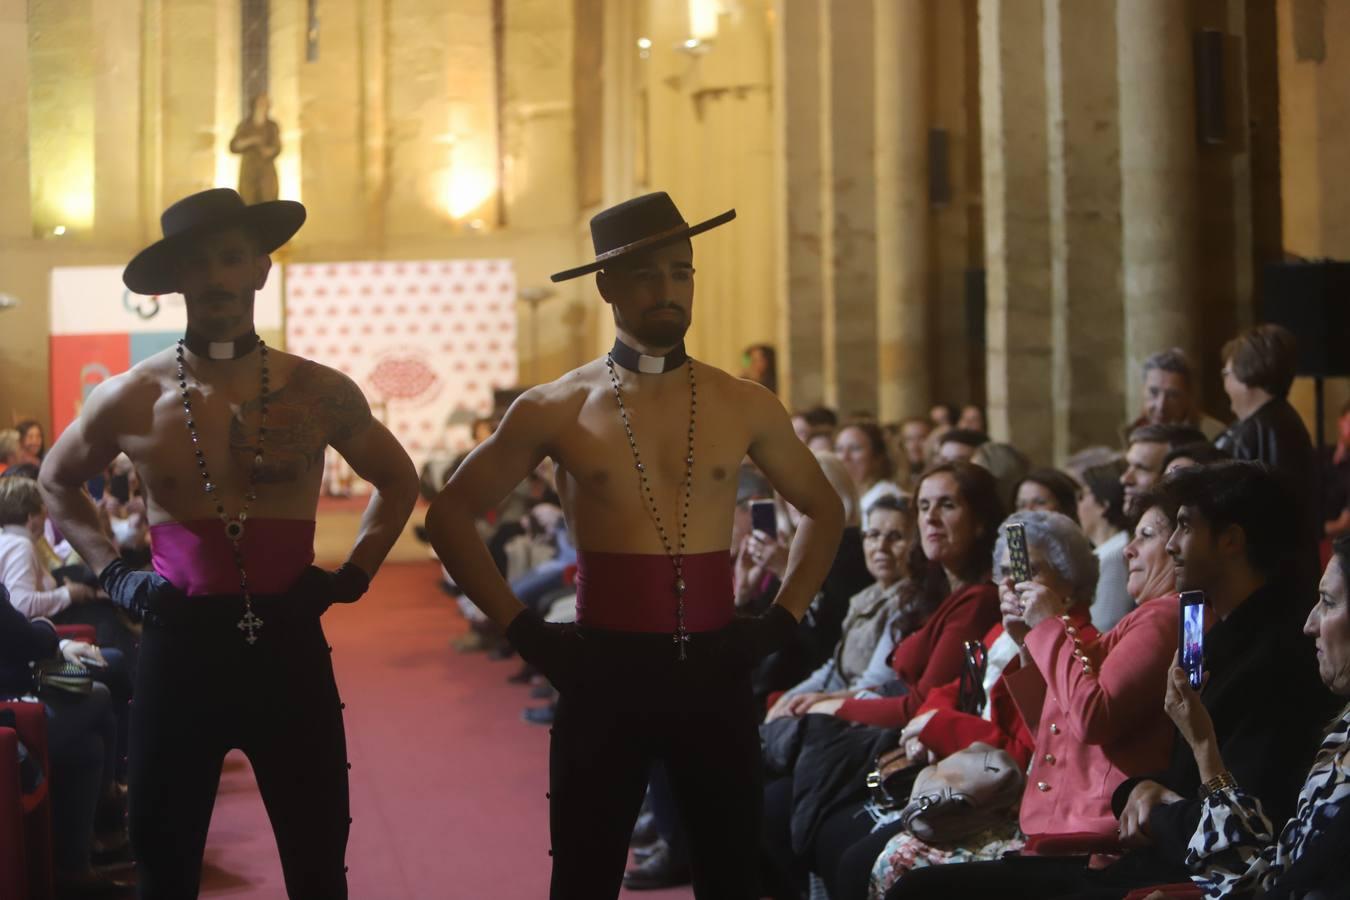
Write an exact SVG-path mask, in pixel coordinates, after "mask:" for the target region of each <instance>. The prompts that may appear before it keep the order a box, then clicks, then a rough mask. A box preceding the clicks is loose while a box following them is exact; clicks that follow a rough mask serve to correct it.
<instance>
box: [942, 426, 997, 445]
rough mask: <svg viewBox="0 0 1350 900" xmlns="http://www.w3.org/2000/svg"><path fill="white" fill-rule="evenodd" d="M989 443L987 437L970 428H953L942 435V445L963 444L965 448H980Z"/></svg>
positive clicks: (981, 432)
mask: <svg viewBox="0 0 1350 900" xmlns="http://www.w3.org/2000/svg"><path fill="white" fill-rule="evenodd" d="M987 443H989V435H987V434H985V433H984V432H983V431H975V430H974V429H971V428H953V429H951V430H949V431H947V432H944V433H943V435H942V440H940V441H938V445H939V446H941V445H942V444H965V445H966V446H967V447H981V446H983V445H985V444H987Z"/></svg>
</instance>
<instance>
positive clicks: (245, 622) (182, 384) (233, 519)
mask: <svg viewBox="0 0 1350 900" xmlns="http://www.w3.org/2000/svg"><path fill="white" fill-rule="evenodd" d="M183 348H184V342H183V341H182V340H180V341H179V342H178V389H179V391H180V392H181V393H182V396H183V412H184V414H185V417H186V419H187V429H188V435H189V436H190V437H191V438H192V452H193V453H194V454H196V456H197V470H198V472H200V473H201V476H202V490H203V491H205V492H206V495H207V496H208V497H210V498H211V499H212V500H214V501H215V504H216V514H217V515H218V516H220V521H221V524H222V525H224V527H225V537H226V539H228V540H229V542H230V547H231V548H232V549H233V551H234V564H235V566H236V567H238V569H239V592H240V593H241V594H243V596H244V617H243V618H242V619H240V620H239V623H238V624H237V625H236V626H235V627H236V628H238V629H239V630H240V631H242V632H244V640H246V641H248V642H249V643H250V644H253V643H255V642H256V641H257V640H258V631H260V630H261V629H262V626H263V620H262V619H260V618H258V617H257V616H256V615H254V614H253V595H252V592H251V591H249V587H248V573H247V572H246V571H245V570H244V551H243V548H242V547H240V546H239V542H240V540H242V539H243V537H244V523H245V522H246V521H247V520H248V508H249V506H250V505H252V503H253V501H254V500H257V499H258V494H257V490H256V488H257V484H258V470H259V469H261V468H262V461H263V447H262V445H263V440H264V439H265V437H266V435H267V345H266V344H264V343H263V342H262V339H261V338H259V339H258V355H259V359H260V361H261V362H262V391H261V395H260V397H259V401H258V402H259V404H260V405H261V407H262V417H261V418H260V419H259V421H258V449H257V452H256V453H255V454H254V456H253V468H252V470H250V472H249V476H248V489H247V490H246V491H245V492H244V505H243V506H242V507H241V508H240V510H239V514H238V515H237V516H231V515H230V514H229V513H227V512H225V503H224V501H223V500H222V499H221V498H220V496H219V495H218V494H217V493H216V485H215V482H214V481H212V480H211V473H210V472H208V471H207V470H206V454H205V453H203V452H202V442H201V437H200V435H198V434H197V422H196V420H195V419H194V418H193V417H192V395H191V392H190V391H189V390H188V383H187V373H186V371H185V369H184V363H183Z"/></svg>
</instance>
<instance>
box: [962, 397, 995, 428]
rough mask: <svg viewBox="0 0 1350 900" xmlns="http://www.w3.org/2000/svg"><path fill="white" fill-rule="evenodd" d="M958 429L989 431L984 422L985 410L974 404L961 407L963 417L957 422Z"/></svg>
mask: <svg viewBox="0 0 1350 900" xmlns="http://www.w3.org/2000/svg"><path fill="white" fill-rule="evenodd" d="M956 427H957V428H964V429H966V430H967V431H979V432H988V431H989V429H988V427H986V425H985V422H984V410H982V409H980V408H979V407H978V406H976V405H975V404H973V403H967V404H966V405H965V406H963V407H961V417H960V418H959V419H957V420H956Z"/></svg>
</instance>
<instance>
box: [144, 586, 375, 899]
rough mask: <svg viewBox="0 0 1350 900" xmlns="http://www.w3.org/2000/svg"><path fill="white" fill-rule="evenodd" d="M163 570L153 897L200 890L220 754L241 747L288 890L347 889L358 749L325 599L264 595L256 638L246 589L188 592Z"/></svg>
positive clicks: (152, 806)
mask: <svg viewBox="0 0 1350 900" xmlns="http://www.w3.org/2000/svg"><path fill="white" fill-rule="evenodd" d="M151 577H153V578H157V579H158V576H153V575H152V576H151ZM158 580H159V581H160V582H162V583H163V585H162V586H158V587H156V589H155V591H154V593H155V601H154V606H153V608H154V612H153V613H147V614H146V617H145V626H144V631H143V634H142V641H141V659H140V670H139V672H138V673H137V680H136V690H135V699H134V701H133V703H132V716H131V758H130V772H129V796H128V802H129V815H130V826H131V842H132V848H133V850H134V851H135V855H136V861H137V875H138V882H139V895H140V897H142V898H146V900H151V898H154V900H158V898H173V900H181V898H192V897H196V896H197V892H198V886H199V883H200V880H201V865H202V851H203V849H204V847H205V845H206V832H207V826H208V825H209V824H210V820H211V810H212V807H213V806H214V804H215V798H216V790H217V788H218V786H219V783H220V770H221V764H222V762H223V761H224V758H225V754H226V753H227V752H228V751H230V750H232V749H236V748H237V749H240V750H242V751H243V752H244V753H245V754H246V755H247V756H248V759H249V762H250V763H251V764H252V765H253V771H254V774H255V775H256V777H257V780H258V790H259V792H260V793H261V794H262V799H263V803H264V804H265V806H266V807H267V815H268V818H269V819H270V820H271V822H272V830H273V832H274V833H275V835H276V840H277V849H278V850H279V851H280V854H281V865H282V871H283V873H284V874H285V879H286V891H287V894H288V895H289V896H290V897H292V898H315V900H317V898H325V900H331V898H339V900H340V898H345V897H346V896H347V879H346V874H345V873H346V869H345V867H344V865H343V859H344V856H345V854H346V848H347V833H348V830H349V827H350V823H351V819H350V818H349V809H348V794H347V748H346V738H345V735H344V733H343V727H342V704H341V702H340V701H339V699H338V693H337V685H336V683H335V681H334V680H333V667H332V661H331V658H330V655H329V654H330V649H331V648H330V647H329V646H328V644H327V642H326V640H325V639H324V635H323V629H322V628H321V627H320V625H319V615H318V609H319V608H321V607H320V605H319V603H318V601H317V600H316V601H314V602H313V603H311V602H309V598H303V597H297V596H294V595H291V596H287V597H260V598H255V599H254V601H253V608H254V612H255V614H256V615H258V616H260V617H261V618H262V619H263V621H264V623H265V624H264V625H263V627H262V629H261V630H260V631H259V632H258V641H257V643H255V644H252V645H250V644H248V643H247V642H246V641H245V640H244V634H243V632H241V631H240V630H239V628H238V627H237V623H238V621H239V619H240V617H241V616H242V614H243V601H242V599H241V598H239V597H228V596H226V597H190V598H189V597H183V596H182V595H181V594H178V593H177V592H176V591H173V589H172V586H168V589H167V591H166V590H164V589H163V586H167V585H168V583H167V582H164V581H163V579H158ZM166 593H167V594H168V596H166Z"/></svg>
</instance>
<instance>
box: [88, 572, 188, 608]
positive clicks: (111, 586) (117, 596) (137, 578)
mask: <svg viewBox="0 0 1350 900" xmlns="http://www.w3.org/2000/svg"><path fill="white" fill-rule="evenodd" d="M98 583H99V586H100V587H101V588H103V591H104V593H106V594H107V595H108V596H109V597H110V598H111V599H112V602H113V603H114V604H116V605H117V606H120V607H122V609H125V610H126V611H127V612H129V613H131V615H133V616H134V617H136V618H137V619H140V618H141V617H143V616H144V615H145V614H146V613H147V612H153V611H154V608H155V601H156V600H157V599H158V598H159V597H160V596H162V594H163V593H164V592H165V591H166V590H168V591H173V590H177V589H176V588H175V587H174V586H173V585H172V584H171V583H170V582H169V580H168V579H167V578H164V577H162V576H161V575H159V574H158V573H156V572H154V571H151V570H149V569H133V568H132V567H131V566H129V565H127V564H126V563H125V562H123V561H122V560H121V559H115V560H113V561H112V562H110V563H108V565H107V566H105V567H104V569H103V571H102V572H100V573H98Z"/></svg>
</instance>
